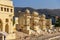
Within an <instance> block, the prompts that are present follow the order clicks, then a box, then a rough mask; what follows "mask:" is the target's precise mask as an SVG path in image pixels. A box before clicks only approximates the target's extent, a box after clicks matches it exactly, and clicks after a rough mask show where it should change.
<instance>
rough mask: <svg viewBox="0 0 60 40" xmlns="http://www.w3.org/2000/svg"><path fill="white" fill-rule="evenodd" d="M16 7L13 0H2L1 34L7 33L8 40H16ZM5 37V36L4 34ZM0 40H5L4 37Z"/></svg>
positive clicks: (0, 8) (0, 13)
mask: <svg viewBox="0 0 60 40" xmlns="http://www.w3.org/2000/svg"><path fill="white" fill-rule="evenodd" d="M13 16H14V6H13V2H12V0H0V33H1V32H2V33H7V34H8V35H6V40H7V39H14V38H15V34H14V33H13V32H14V30H13V29H14V25H13ZM3 35H4V34H3ZM3 35H2V36H1V37H2V38H1V39H0V40H4V36H3Z"/></svg>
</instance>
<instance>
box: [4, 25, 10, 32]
mask: <svg viewBox="0 0 60 40" xmlns="http://www.w3.org/2000/svg"><path fill="white" fill-rule="evenodd" d="M5 32H7V33H9V25H8V24H6V25H5Z"/></svg>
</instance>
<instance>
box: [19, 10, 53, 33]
mask: <svg viewBox="0 0 60 40" xmlns="http://www.w3.org/2000/svg"><path fill="white" fill-rule="evenodd" d="M19 13H20V15H19V18H18V23H19V24H18V28H19V29H20V30H21V31H22V32H25V33H28V34H32V33H38V34H40V33H41V32H42V31H44V32H47V31H48V30H52V28H53V27H52V20H51V19H46V16H45V15H44V14H42V15H39V13H38V12H36V11H33V12H32V13H30V11H29V10H28V9H26V11H25V12H21V11H19Z"/></svg>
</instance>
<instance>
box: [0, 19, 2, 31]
mask: <svg viewBox="0 0 60 40" xmlns="http://www.w3.org/2000/svg"><path fill="white" fill-rule="evenodd" d="M2 30H3V23H2V20H1V19H0V31H2Z"/></svg>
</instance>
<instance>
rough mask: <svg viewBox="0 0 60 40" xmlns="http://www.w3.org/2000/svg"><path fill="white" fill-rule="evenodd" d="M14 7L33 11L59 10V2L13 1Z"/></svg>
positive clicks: (46, 0)
mask: <svg viewBox="0 0 60 40" xmlns="http://www.w3.org/2000/svg"><path fill="white" fill-rule="evenodd" d="M13 2H14V6H15V7H31V8H35V9H60V0H13Z"/></svg>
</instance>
